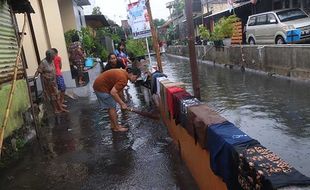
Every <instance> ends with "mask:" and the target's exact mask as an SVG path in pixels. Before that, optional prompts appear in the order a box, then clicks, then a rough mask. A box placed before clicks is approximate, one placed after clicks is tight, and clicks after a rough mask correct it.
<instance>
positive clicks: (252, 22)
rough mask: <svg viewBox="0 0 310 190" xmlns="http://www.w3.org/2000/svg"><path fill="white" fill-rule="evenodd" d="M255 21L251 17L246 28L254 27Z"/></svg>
mask: <svg viewBox="0 0 310 190" xmlns="http://www.w3.org/2000/svg"><path fill="white" fill-rule="evenodd" d="M255 20H256V17H251V18H250V20H249V23H248V26H254V25H255Z"/></svg>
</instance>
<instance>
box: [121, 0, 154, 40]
mask: <svg viewBox="0 0 310 190" xmlns="http://www.w3.org/2000/svg"><path fill="white" fill-rule="evenodd" d="M127 17H128V24H129V25H130V27H131V30H132V34H133V38H134V39H139V38H146V37H149V36H151V27H150V19H149V14H148V12H147V8H146V6H145V0H139V1H137V2H134V3H130V4H128V7H127Z"/></svg>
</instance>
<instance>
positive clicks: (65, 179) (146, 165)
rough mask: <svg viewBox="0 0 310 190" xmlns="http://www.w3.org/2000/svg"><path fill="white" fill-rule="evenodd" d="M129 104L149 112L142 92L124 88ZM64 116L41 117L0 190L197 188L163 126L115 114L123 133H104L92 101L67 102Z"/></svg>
mask: <svg viewBox="0 0 310 190" xmlns="http://www.w3.org/2000/svg"><path fill="white" fill-rule="evenodd" d="M129 93H130V94H131V96H132V97H131V99H130V101H129V103H128V104H129V105H131V106H135V107H139V108H140V109H142V110H149V111H152V110H150V107H149V106H147V102H146V101H145V99H144V98H143V91H141V90H139V89H137V88H135V87H134V86H132V85H130V88H129ZM67 104H68V107H69V110H70V113H69V114H62V115H59V116H57V117H55V116H54V115H53V114H51V115H48V116H47V122H46V124H45V125H44V126H43V127H42V133H43V134H44V135H43V136H41V143H42V144H43V145H44V146H45V148H46V151H45V152H44V153H43V152H42V151H40V149H39V148H38V145H37V143H36V141H35V142H34V144H33V145H32V148H30V151H29V152H27V153H25V155H24V159H23V160H21V161H19V162H17V163H16V164H14V165H12V166H11V167H10V168H9V169H7V170H5V171H0V189H1V190H2V189H10V190H14V189H18V190H19V189H31V190H34V189H38V190H39V189H40V190H41V189H61V190H63V189H70V190H71V189H85V190H87V189H89V190H96V189H98V190H99V189H100V190H102V189H134V190H136V189H198V187H197V185H196V183H195V181H194V179H193V177H192V176H191V174H190V173H189V171H188V169H187V168H186V166H185V163H184V162H183V161H182V160H181V158H180V154H179V152H178V151H177V149H176V147H175V145H174V143H173V142H172V139H171V138H170V137H169V135H168V132H167V129H166V127H164V126H163V125H162V123H161V122H160V121H153V120H150V119H148V118H144V117H142V116H139V115H137V114H134V113H121V112H119V115H120V118H119V120H120V122H121V123H122V124H123V125H124V126H127V127H129V131H128V132H125V133H113V132H111V130H110V127H109V122H108V117H107V113H106V112H105V111H103V110H100V109H99V106H98V103H97V101H95V100H89V99H83V98H80V99H78V100H68V103H67Z"/></svg>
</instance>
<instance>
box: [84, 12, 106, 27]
mask: <svg viewBox="0 0 310 190" xmlns="http://www.w3.org/2000/svg"><path fill="white" fill-rule="evenodd" d="M85 21H86V24H87V25H88V26H90V27H92V28H101V27H107V26H110V24H109V22H108V21H107V19H106V18H105V16H104V15H85Z"/></svg>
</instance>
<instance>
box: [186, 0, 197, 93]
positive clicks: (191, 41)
mask: <svg viewBox="0 0 310 190" xmlns="http://www.w3.org/2000/svg"><path fill="white" fill-rule="evenodd" d="M192 4H193V0H185V14H186V21H187V28H188V49H189V61H190V64H191V71H192V83H193V90H194V96H195V97H196V98H198V99H200V84H199V77H198V75H199V73H198V67H197V60H196V51H195V34H194V33H195V32H194V23H193V8H192Z"/></svg>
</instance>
